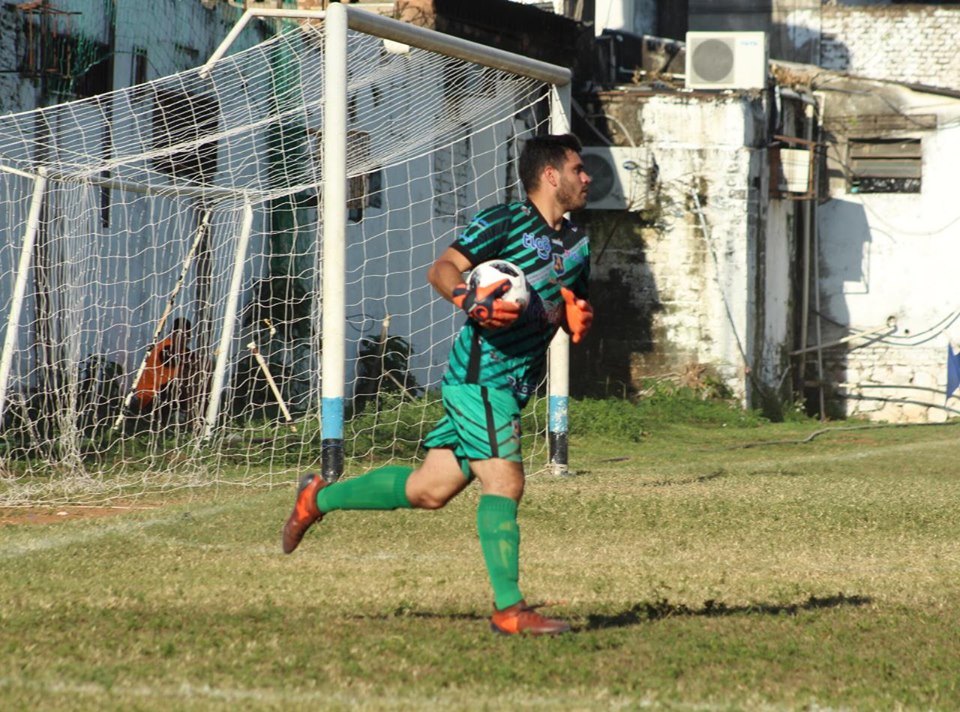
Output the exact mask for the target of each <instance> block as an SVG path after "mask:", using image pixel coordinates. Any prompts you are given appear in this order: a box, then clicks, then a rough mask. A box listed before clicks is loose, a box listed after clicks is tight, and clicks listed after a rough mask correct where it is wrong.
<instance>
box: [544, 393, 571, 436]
mask: <svg viewBox="0 0 960 712" xmlns="http://www.w3.org/2000/svg"><path fill="white" fill-rule="evenodd" d="M569 407H570V398H569V396H550V401H549V411H550V412H549V417H548V420H549V423H550V432H551V433H565V432H567V410H568V408H569Z"/></svg>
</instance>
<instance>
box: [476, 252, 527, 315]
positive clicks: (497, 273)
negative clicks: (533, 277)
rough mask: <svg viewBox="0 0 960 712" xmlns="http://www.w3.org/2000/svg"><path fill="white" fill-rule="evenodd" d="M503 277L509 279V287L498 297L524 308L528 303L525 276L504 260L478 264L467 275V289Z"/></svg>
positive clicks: (485, 284) (494, 281) (493, 282)
mask: <svg viewBox="0 0 960 712" xmlns="http://www.w3.org/2000/svg"><path fill="white" fill-rule="evenodd" d="M504 277H506V278H507V279H509V280H510V289H508V290H507V292H506V294H504V295H503V296H502V297H500V298H501V299H504V300H506V301H508V302H516V303H517V304H519V305H520V308H521V309H524V308H525V307H526V306H527V304H529V303H530V288H529V287H528V286H527V278H526V277H524V276H523V272H521V271H520V268H518V267H516V266H514V265H512V264H510V263H509V262H507V261H506V260H490V261H488V262H481V263H480V264H478V265H477V266H476V267H474V268H473V270H472V271H471V272H470V274H469V275H468V276H467V287H468V288H469V289H476V288H477V287H486V286H487V285H489V284H495V283H496V282H499V281H500V280H502V279H503V278H504Z"/></svg>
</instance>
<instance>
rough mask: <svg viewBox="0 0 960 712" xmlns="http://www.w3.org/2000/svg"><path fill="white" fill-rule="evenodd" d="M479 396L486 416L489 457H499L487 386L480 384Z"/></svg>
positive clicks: (498, 446)
mask: <svg viewBox="0 0 960 712" xmlns="http://www.w3.org/2000/svg"><path fill="white" fill-rule="evenodd" d="M480 397H481V398H483V411H484V413H485V414H486V416H487V418H486V420H487V439H488V440H489V441H490V457H500V445H499V444H498V443H497V425H496V423H494V421H493V405H491V403H490V398H489V397H488V395H487V387H486V386H480Z"/></svg>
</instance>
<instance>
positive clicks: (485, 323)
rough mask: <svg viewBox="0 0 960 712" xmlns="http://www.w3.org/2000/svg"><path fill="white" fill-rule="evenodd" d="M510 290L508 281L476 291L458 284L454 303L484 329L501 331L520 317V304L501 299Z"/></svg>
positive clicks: (477, 288)
mask: <svg viewBox="0 0 960 712" xmlns="http://www.w3.org/2000/svg"><path fill="white" fill-rule="evenodd" d="M509 289H510V280H508V279H502V280H500V281H499V282H494V283H493V284H488V285H487V286H485V287H476V288H474V289H471V288H469V287H468V286H467V285H466V284H458V285H457V286H456V287H454V289H453V303H454V304H456V305H457V306H458V307H460V308H461V309H463V310H464V311H465V312H466V313H467V316H469V317H470V318H471V319H473V320H474V321H475V322H477V323H478V324H479V325H480V326H482V327H483V328H485V329H500V328H503V327H504V326H509V325H510V324H512V323H513V322H515V321H516V320H517V317H518V316H520V305H519V304H516V303H515V302H507V301H504V300H503V299H501V298H500V297H502V296H503V295H504V294H506V293H507V291H508V290H509Z"/></svg>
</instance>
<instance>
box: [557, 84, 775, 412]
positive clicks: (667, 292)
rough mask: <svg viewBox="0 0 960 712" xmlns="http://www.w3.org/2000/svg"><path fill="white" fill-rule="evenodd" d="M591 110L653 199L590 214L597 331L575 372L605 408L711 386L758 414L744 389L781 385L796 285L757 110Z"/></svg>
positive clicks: (725, 102) (723, 102) (642, 106)
mask: <svg viewBox="0 0 960 712" xmlns="http://www.w3.org/2000/svg"><path fill="white" fill-rule="evenodd" d="M601 105H602V113H608V114H610V115H612V116H614V117H615V118H617V119H618V120H619V121H620V123H621V124H622V125H623V127H624V128H626V129H627V130H628V131H630V132H631V133H632V134H633V136H632V137H633V138H634V140H635V141H636V142H637V143H641V144H642V145H643V146H644V147H646V148H648V149H649V150H650V152H651V155H652V156H653V158H654V160H655V161H656V164H657V166H658V168H659V185H658V187H657V193H656V200H655V201H654V204H653V205H651V206H650V207H649V208H648V209H647V210H645V211H642V212H640V213H636V214H627V215H626V216H623V215H620V216H617V215H615V214H603V213H600V212H599V211H594V212H592V213H590V214H589V225H590V227H589V230H590V234H591V240H592V245H593V247H592V250H593V286H592V289H593V291H594V292H595V296H594V299H595V300H596V302H597V309H598V317H597V325H596V329H595V333H594V334H592V335H591V337H589V338H588V340H587V343H586V345H585V348H584V349H582V350H574V358H575V359H577V360H578V361H577V363H576V365H575V369H574V370H575V372H576V373H578V374H580V375H579V377H580V378H581V379H586V380H587V381H589V382H588V383H587V384H585V385H587V386H589V387H590V388H591V389H592V390H594V391H596V390H600V391H601V392H603V391H604V390H606V391H607V392H609V393H610V394H612V395H613V394H617V393H618V391H619V392H621V393H622V392H624V391H629V390H630V389H636V388H638V387H639V386H640V381H641V379H642V378H644V377H648V376H667V375H669V376H672V377H674V378H679V379H681V380H684V379H686V380H687V381H689V382H691V383H694V382H696V381H698V380H699V381H701V382H702V381H703V380H704V379H709V378H711V377H713V378H717V379H719V381H720V382H722V383H723V384H724V385H725V386H726V387H727V388H729V389H730V391H732V392H733V393H734V394H735V395H736V396H737V397H738V398H740V399H741V400H742V401H743V402H744V403H746V404H749V405H759V402H758V401H757V399H756V395H757V394H756V393H755V392H754V391H756V390H757V389H756V388H754V387H753V386H755V385H756V383H760V384H762V387H763V388H775V387H776V386H777V384H778V383H779V382H780V378H781V376H782V375H783V368H784V367H785V351H786V349H788V348H789V342H790V339H791V338H792V335H791V329H790V315H791V313H790V303H791V301H790V290H791V288H792V284H793V281H792V279H791V273H792V272H791V271H792V269H793V257H792V255H793V252H792V247H791V245H792V242H791V239H792V238H791V235H792V233H791V232H790V225H791V223H790V220H789V219H788V218H789V215H791V214H792V210H793V207H792V206H787V205H779V204H778V205H768V204H767V203H766V201H765V188H764V187H763V186H764V185H765V182H766V180H765V178H766V150H765V148H764V147H765V145H766V136H765V131H766V129H765V126H766V123H765V121H766V119H765V111H766V109H765V107H764V104H763V102H762V101H761V100H760V99H759V97H751V96H746V95H701V96H689V95H679V94H654V95H643V94H631V93H629V92H610V93H609V94H605V95H602V96H601ZM698 204H699V205H698ZM624 300H628V302H629V303H628V304H625V303H624ZM591 362H595V363H601V364H603V365H602V370H598V369H596V367H595V366H594V367H591V365H590V364H591ZM591 368H593V372H592V373H591ZM754 381H756V383H755V382H754Z"/></svg>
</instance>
